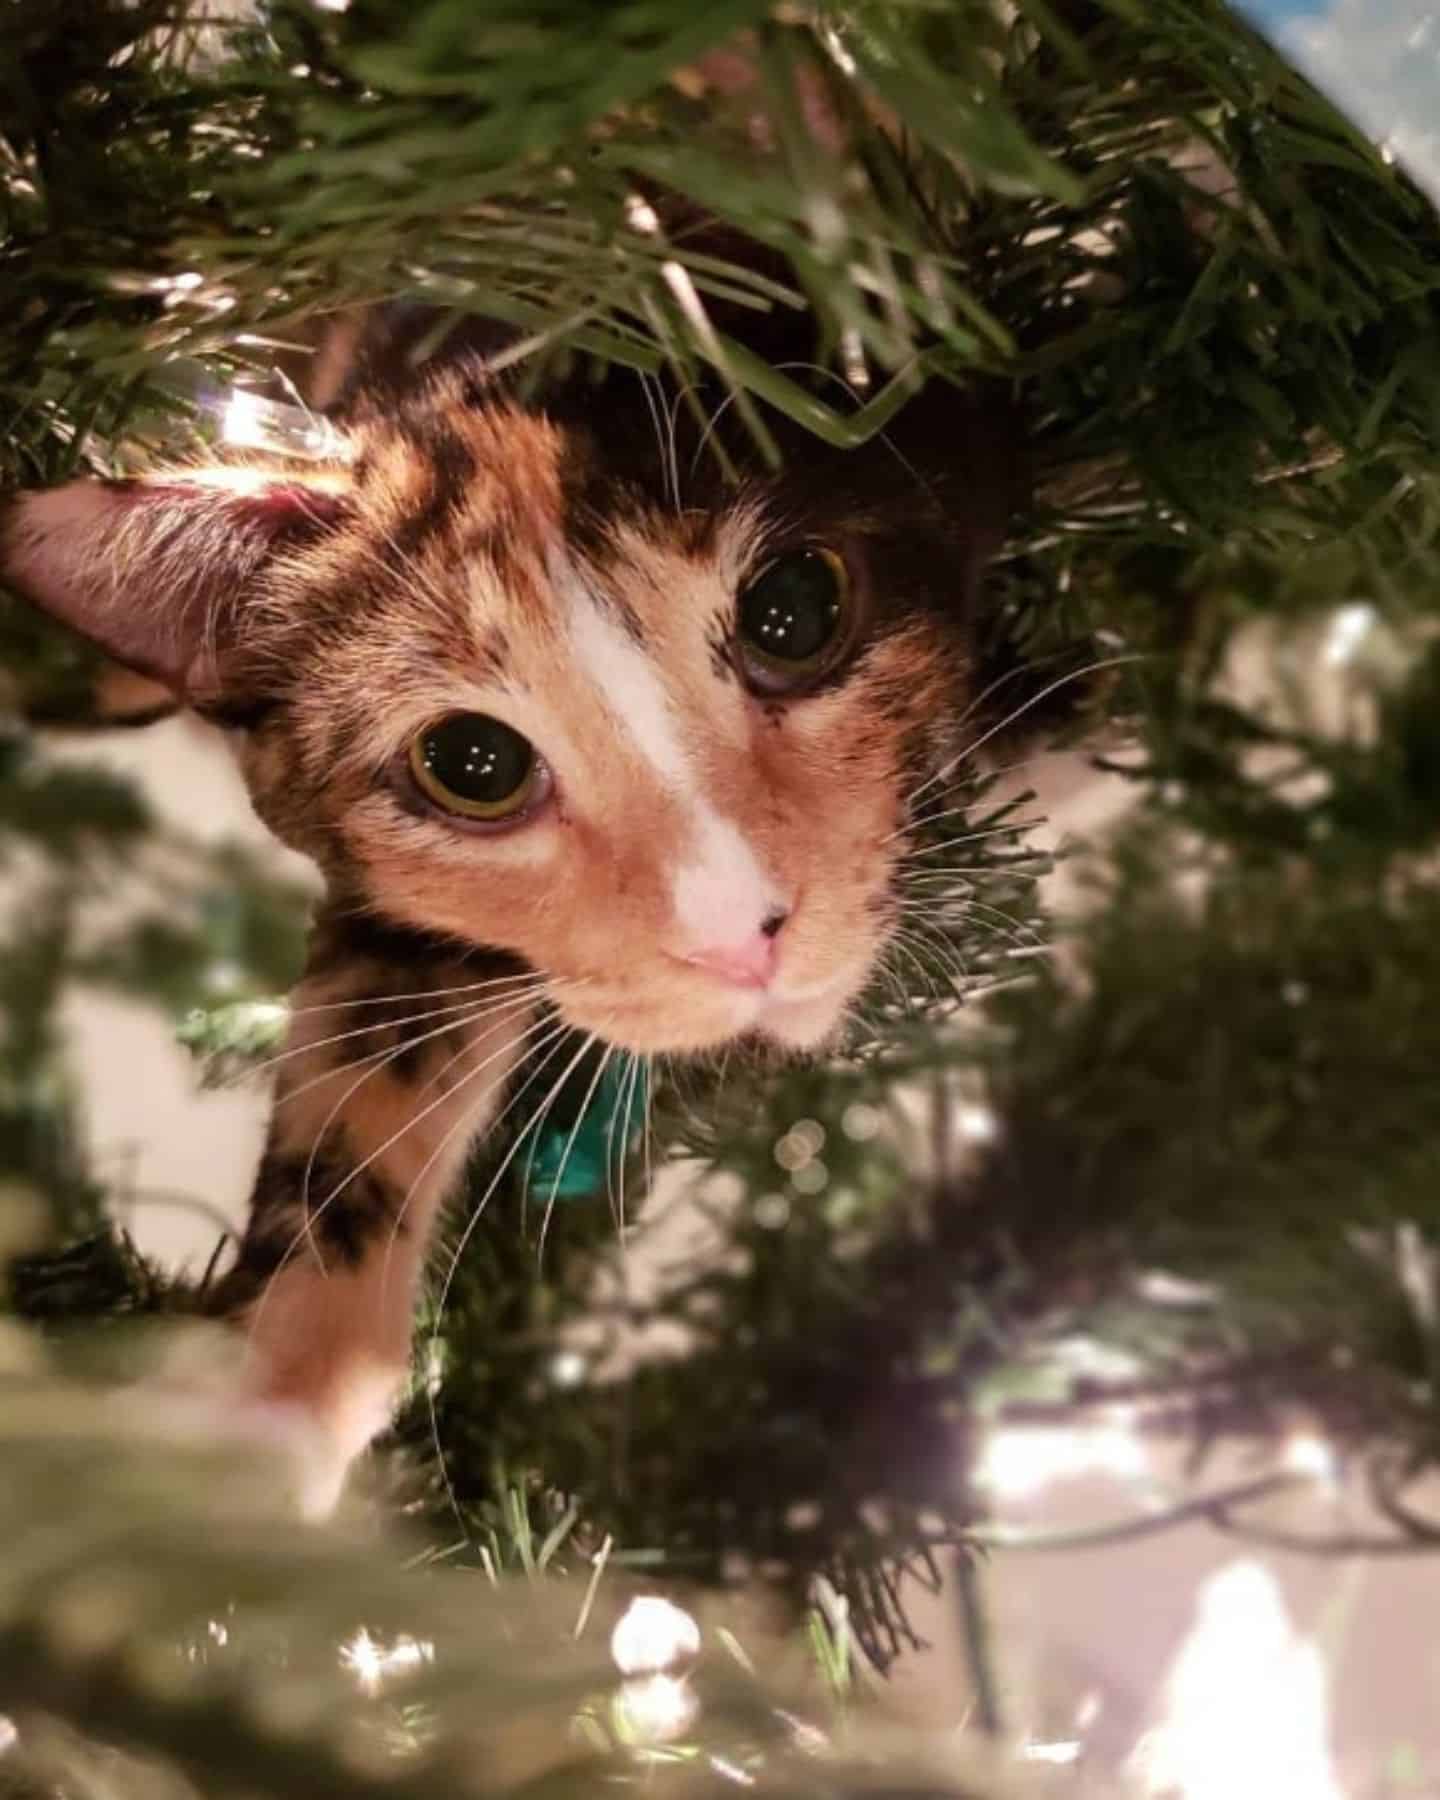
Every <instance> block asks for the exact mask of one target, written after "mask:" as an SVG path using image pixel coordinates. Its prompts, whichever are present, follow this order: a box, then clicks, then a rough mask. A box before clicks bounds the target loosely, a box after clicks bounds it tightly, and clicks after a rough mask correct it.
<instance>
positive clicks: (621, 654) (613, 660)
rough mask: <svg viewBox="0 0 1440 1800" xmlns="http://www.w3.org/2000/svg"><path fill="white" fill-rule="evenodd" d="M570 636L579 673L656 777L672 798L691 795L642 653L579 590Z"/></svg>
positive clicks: (676, 739)
mask: <svg viewBox="0 0 1440 1800" xmlns="http://www.w3.org/2000/svg"><path fill="white" fill-rule="evenodd" d="M575 586H576V587H577V588H578V587H579V583H578V582H576V583H575ZM570 635H571V638H572V641H573V642H574V645H575V653H576V656H577V657H578V658H579V661H580V665H581V667H582V668H583V669H584V670H585V671H586V673H587V674H588V675H589V676H590V679H591V680H592V681H593V682H594V683H595V685H596V687H597V688H599V690H600V692H601V694H602V695H603V697H604V700H605V704H606V706H607V707H608V708H609V710H610V712H611V713H612V715H613V716H614V717H615V718H616V719H617V720H618V721H619V722H620V723H621V724H622V725H623V726H624V727H625V730H626V731H627V732H628V733H629V735H630V737H631V738H632V740H633V741H634V744H635V747H636V749H637V750H638V751H639V752H640V754H641V755H642V756H643V757H644V758H645V760H646V762H648V763H649V764H650V766H651V768H652V769H653V770H654V771H655V773H656V775H657V776H659V778H660V780H661V781H662V782H663V783H664V784H665V786H666V787H667V788H669V789H670V790H671V791H672V792H674V793H677V794H688V793H690V792H692V791H693V789H694V785H695V774H694V770H693V769H692V767H691V764H690V758H689V756H688V755H687V754H686V750H685V746H684V744H683V743H682V742H681V741H680V734H679V732H678V731H677V730H676V727H675V716H674V713H673V711H672V710H671V706H670V701H669V699H668V697H667V696H666V693H665V689H664V687H663V686H662V685H661V682H660V679H659V677H658V676H657V675H656V673H655V671H654V669H652V668H651V666H650V661H649V658H648V657H647V656H646V655H645V653H644V651H643V650H641V649H640V648H639V647H638V645H636V644H633V643H632V642H631V641H630V639H629V638H628V637H626V635H625V633H624V632H623V631H622V630H621V628H620V627H619V626H618V625H616V624H615V623H614V621H613V620H611V619H608V618H606V617H605V615H604V613H602V612H601V610H600V608H599V607H598V606H597V605H596V603H595V602H594V601H593V600H591V599H590V597H589V595H587V594H585V593H584V592H583V590H581V591H580V593H579V594H578V595H577V596H576V602H575V604H574V605H573V606H572V607H571V611H570Z"/></svg>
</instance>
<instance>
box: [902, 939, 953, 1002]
mask: <svg viewBox="0 0 1440 1800" xmlns="http://www.w3.org/2000/svg"><path fill="white" fill-rule="evenodd" d="M890 941H891V943H892V945H893V946H894V948H895V949H896V951H897V952H898V953H899V954H900V955H901V956H903V957H905V959H906V960H907V961H908V962H909V963H910V965H911V967H912V968H913V969H914V970H915V972H916V974H917V975H918V976H919V977H920V982H921V985H922V987H923V989H924V990H925V992H926V994H927V995H928V997H929V998H931V999H940V998H943V997H944V993H943V987H942V990H941V992H939V993H937V992H936V989H937V985H940V984H939V982H938V977H937V976H936V974H935V972H934V971H933V970H931V969H928V968H927V967H926V966H925V962H924V959H923V958H922V956H920V955H919V954H918V952H917V951H916V950H915V949H912V948H911V946H912V945H918V946H919V948H920V950H922V951H929V952H930V953H931V954H934V946H933V945H931V944H927V943H926V941H925V940H924V939H923V938H921V937H918V936H916V935H915V934H914V933H912V932H909V931H907V930H905V928H904V927H903V926H899V925H897V926H896V927H895V929H894V931H893V932H892V934H891V939H890ZM957 980H968V976H966V975H965V974H964V971H963V968H962V970H961V973H960V975H959V976H956V975H954V974H952V977H951V981H952V983H953V982H955V981H957ZM913 999H914V996H912V995H910V994H908V993H907V995H906V1001H907V1002H908V1003H913Z"/></svg>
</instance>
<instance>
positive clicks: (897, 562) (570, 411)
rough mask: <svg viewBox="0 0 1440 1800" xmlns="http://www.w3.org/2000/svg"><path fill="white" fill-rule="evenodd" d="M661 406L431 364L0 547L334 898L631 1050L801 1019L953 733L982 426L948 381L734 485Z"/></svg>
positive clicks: (837, 1013)
mask: <svg viewBox="0 0 1440 1800" xmlns="http://www.w3.org/2000/svg"><path fill="white" fill-rule="evenodd" d="M617 396H618V397H617ZM653 399H654V396H653V394H651V395H648V397H647V390H646V388H645V387H644V386H643V385H642V384H641V383H640V382H639V381H638V379H637V378H635V377H628V376H627V377H623V378H622V377H619V376H615V377H612V379H611V380H610V382H609V383H608V384H607V385H606V387H605V388H604V389H601V390H596V391H595V392H594V393H592V394H590V395H589V396H588V397H586V398H583V399H580V400H576V399H575V398H574V397H573V396H572V397H571V399H569V400H567V401H564V402H557V403H556V404H555V405H553V406H551V407H549V408H547V409H522V408H521V407H520V406H518V405H517V404H515V403H514V402H513V401H512V400H510V399H508V398H506V397H505V396H504V395H503V393H501V392H500V391H499V390H498V389H496V388H494V387H491V386H489V385H487V384H486V383H485V382H484V381H483V380H481V379H479V378H478V377H477V376H476V375H475V374H474V373H473V372H471V373H467V372H466V370H465V369H463V368H460V369H454V368H452V369H450V370H449V371H447V372H445V373H443V374H441V375H440V376H438V377H436V378H433V379H431V380H429V381H428V382H426V383H425V384H423V387H422V388H421V389H419V390H417V391H416V392H415V393H413V394H412V395H410V397H409V398H408V399H406V400H404V401H403V402H397V403H395V404H394V405H390V404H388V403H387V404H386V405H384V406H372V407H371V408H370V409H369V411H368V413H367V414H362V415H361V416H359V417H357V418H356V419H355V420H354V421H353V423H352V426H351V442H350V451H351V454H350V455H349V456H348V457H345V458H340V459H337V460H336V461H335V463H334V464H333V466H331V465H327V466H324V467H319V466H310V467H308V468H306V469H304V470H302V471H299V472H297V471H296V470H295V468H294V467H293V466H287V467H286V468H284V469H276V468H274V467H236V466H231V465H226V464H220V465H216V466H213V467H196V468H191V469H187V470H185V471H181V472H178V473H169V474H162V475H157V476H154V477H151V478H147V479H143V480H138V481H126V482H101V481H92V482H77V483H73V484H71V485H69V486H67V487H63V488H59V489H55V490H51V491H49V492H47V493H43V494H36V495H30V496H26V497H22V499H21V500H19V501H18V502H16V503H15V505H14V507H13V509H12V511H11V512H10V514H9V515H8V520H7V522H6V524H5V527H4V532H3V540H0V569H3V573H4V576H5V578H6V580H7V581H8V582H9V583H10V584H11V585H12V586H14V587H15V588H16V589H17V590H18V591H20V592H21V593H22V594H24V595H26V596H27V597H29V598H31V599H32V600H34V601H36V602H38V603H39V604H40V605H42V606H44V607H46V608H48V609H49V610H50V611H52V612H53V613H55V614H57V615H58V616H59V617H61V618H62V619H64V620H65V621H67V622H68V623H69V624H71V625H72V626H74V627H76V628H77V629H79V630H81V631H82V632H84V633H86V634H87V635H88V636H89V637H91V638H92V639H94V640H95V641H97V642H98V643H99V644H101V645H102V646H103V647H104V648H105V649H106V650H107V651H109V653H110V654H111V655H113V656H114V657H115V658H117V659H118V660H119V661H121V662H123V663H125V664H127V665H129V666H130V667H132V668H136V669H139V670H141V671H143V672H145V673H147V674H149V675H152V676H154V677H156V678H158V679H159V680H161V681H163V682H164V683H165V684H167V685H168V686H169V687H170V688H171V689H172V690H173V691H174V692H176V693H177V694H178V695H179V696H180V697H181V698H182V699H184V700H185V701H186V702H188V703H189V704H190V705H192V706H194V707H196V708H197V710H199V711H200V712H201V713H203V714H205V715H207V716H209V717H211V718H212V719H214V720H216V721H217V722H219V723H220V724H222V725H224V726H226V727H227V728H228V729H229V730H230V732H231V733H232V736H233V739H234V742H235V746H236V749H237V753H238V756H239V760H240V764H241V767H242V769H243V770H244V773H245V777H246V780H247V782H248V784H249V788H250V792H251V796H252V798H253V801H254V804H255V807H256V810H257V811H258V812H259V814H260V815H261V817H262V818H263V819H265V821H266V822H267V823H268V824H269V825H270V826H271V827H272V828H273V829H274V830H275V831H276V833H277V834H278V835H279V836H280V837H281V838H283V839H284V840H285V841H286V842H288V843H290V844H292V845H293V846H295V847H296V848H298V849H301V850H303V851H305V852H307V853H308V854H309V855H311V856H312V857H314V859H315V860H316V861H317V862H318V863H319V864H320V866H321V868H322V869H323V871H324V872H325V875H326V877H327V880H328V882H329V884H330V887H331V890H332V892H333V893H334V894H335V895H336V897H337V900H338V901H340V902H341V903H343V904H346V905H350V906H354V907H358V908H362V909H365V910H368V911H370V912H372V913H373V914H375V915H376V916H378V917H380V918H382V919H385V920H389V921H395V922H400V923H403V924H405V925H409V926H415V927H421V928H423V929H425V930H426V931H428V932H431V933H436V934H440V935H442V936H444V937H447V938H453V939H456V940H459V941H460V942H462V943H465V944H470V945H485V946H490V947H494V948H498V949H503V950H505V951H508V952H511V953H513V954H514V955H515V956H516V957H518V958H520V959H522V960H523V961H524V962H525V963H526V964H528V965H530V966H531V967H533V968H534V969H535V970H537V971H539V972H541V973H542V974H544V975H546V976H547V977H549V978H550V980H551V983H552V993H553V998H554V1001H555V1003H556V1005H557V1006H558V1007H559V1009H560V1010H561V1012H562V1013H563V1014H564V1015H565V1016H566V1017H567V1018H568V1019H569V1020H570V1021H571V1023H573V1024H574V1025H576V1026H578V1027H581V1028H583V1029H586V1030H593V1031H596V1032H598V1033H599V1034H600V1035H601V1036H602V1037H603V1038H604V1039H606V1040H608V1041H611V1042H614V1043H618V1044H621V1045H624V1046H627V1047H629V1048H633V1049H637V1050H653V1049H677V1050H684V1049H692V1048H699V1047H703V1046H710V1045H715V1044H718V1043H722V1042H725V1041H727V1040H730V1039H732V1038H735V1037H737V1036H743V1035H746V1034H751V1033H755V1034H759V1035H761V1036H763V1037H766V1038H769V1039H770V1040H772V1041H775V1042H778V1043H781V1044H784V1045H791V1046H801V1047H803V1046H810V1045H814V1044H818V1043H821V1042H823V1041H824V1040H825V1039H826V1038H827V1037H828V1036H830V1035H831V1034H832V1033H833V1032H834V1031H835V1029H836V1027H837V1026H838V1025H839V1023H840V1022H841V1021H842V1019H843V1017H844V1015H845V1011H846V1008H847V1006H848V1004H849V1003H850V1002H851V1001H852V1000H853V999H854V997H855V996H856V994H857V993H858V992H859V990H860V989H861V988H862V987H863V986H864V984H865V983H866V981H867V979H868V978H869V976H870V974H871V972H872V970H873V968H874V965H875V962H876V959H877V956H878V955H879V953H880V950H881V948H882V946H883V944H884V942H885V940H886V937H887V934H888V932H889V931H890V929H891V926H892V924H893V918H894V909H895V897H894V882H895V874H896V868H897V863H898V860H899V858H900V856H901V855H902V853H903V851H904V848H905V841H906V828H907V817H908V814H907V808H908V802H909V798H910V796H911V794H912V793H913V792H914V790H915V789H916V788H917V787H918V786H919V785H920V784H921V783H922V782H924V781H925V780H926V779H927V777H928V776H929V775H931V774H932V773H933V772H934V771H935V770H936V769H937V767H938V766H939V765H940V763H941V762H942V761H943V760H944V759H945V758H946V757H949V756H951V755H953V753H954V751H955V750H956V748H957V747H958V739H957V730H959V731H963V729H964V727H962V726H960V724H959V721H960V720H961V718H962V716H963V713H964V709H965V706H966V703H967V701H968V699H969V698H970V697H971V696H972V671H971V668H970V659H969V655H968V652H967V640H968V631H969V623H970V611H971V605H972V600H973V594H974V589H975V585H976V579H977V574H978V571H979V568H980V566H981V564H982V562H983V560H984V558H985V556H986V555H988V554H989V553H990V552H991V551H992V550H993V549H994V548H995V547H996V545H997V544H998V542H999V539H1000V536H1001V534H1002V532H1003V527H1004V521H1005V514H1006V510H1007V506H1008V503H1009V501H1010V499H1011V497H1012V494H1013V477H1014V460H1013V456H1012V454H1011V450H1010V447H1009V441H1008V432H1007V433H1005V434H1003V435H1004V438H1005V441H1004V442H1003V443H1002V442H1001V434H998V433H997V434H996V435H995V437H994V439H993V441H992V436H991V434H990V432H989V431H988V429H987V425H986V420H985V417H984V415H983V414H982V413H981V412H979V411H978V410H977V409H976V408H975V407H974V406H973V405H971V404H968V403H967V402H965V401H964V400H963V399H962V398H961V397H960V396H959V395H955V394H949V395H946V396H941V397H940V401H939V402H938V403H937V402H932V404H931V408H930V410H931V414H932V415H933V416H935V417H938V418H940V419H941V420H942V424H941V426H940V429H939V431H938V432H937V430H936V428H935V425H934V423H933V422H931V423H928V424H927V427H926V432H925V439H924V443H923V446H922V447H921V448H918V449H917V447H916V444H915V441H914V434H913V433H912V434H910V436H909V437H908V438H907V437H903V436H902V437H901V438H899V439H892V440H891V441H889V442H876V443H875V444H873V445H872V446H870V447H868V448H866V449H864V450H861V451H853V452H848V453H840V452H829V451H825V450H823V449H821V448H819V447H818V446H816V445H815V444H814V443H813V442H808V441H807V443H806V444H805V445H804V446H796V447H792V453H791V455H790V457H789V460H788V462H787V464H786V468H785V470H784V472H783V473H782V474H780V475H779V476H765V475H753V476H751V477H749V478H742V479H741V480H740V481H739V482H738V483H737V482H735V481H733V480H732V481H729V482H725V481H721V480H719V479H718V478H717V477H716V473H715V467H714V465H713V463H712V462H711V459H710V458H709V456H708V455H706V454H703V453H702V454H699V455H698V457H697V456H696V454H695V451H694V448H693V447H692V446H691V445H688V444H686V443H685V442H684V439H683V430H682V432H681V435H680V437H679V438H676V437H673V436H672V434H671V427H670V424H669V421H668V419H667V417H666V408H665V406H664V405H663V404H659V405H656V406H655V408H654V413H653V418H652V413H651V411H650V410H648V408H649V403H650V401H651V400H653ZM739 441H740V440H739V439H738V438H736V439H732V443H738V442H739ZM972 728H973V727H972Z"/></svg>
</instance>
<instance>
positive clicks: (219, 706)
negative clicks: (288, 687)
mask: <svg viewBox="0 0 1440 1800" xmlns="http://www.w3.org/2000/svg"><path fill="white" fill-rule="evenodd" d="M279 705H280V702H279V701H278V700H277V699H276V698H275V697H274V696H273V695H263V696H258V697H256V698H254V699H248V700H247V699H242V698H241V697H239V696H238V695H237V696H236V697H235V698H233V699H225V700H207V701H205V702H203V703H202V704H201V705H199V706H196V707H194V708H193V709H192V710H193V711H194V712H195V713H196V714H197V715H198V716H199V717H200V718H202V719H204V721H205V723H206V724H207V725H218V726H219V727H220V729H221V730H222V731H256V730H258V729H259V727H260V726H261V725H263V724H264V723H265V721H266V720H267V719H269V718H270V717H271V716H272V715H273V714H274V713H275V711H276V710H277V708H278V707H279Z"/></svg>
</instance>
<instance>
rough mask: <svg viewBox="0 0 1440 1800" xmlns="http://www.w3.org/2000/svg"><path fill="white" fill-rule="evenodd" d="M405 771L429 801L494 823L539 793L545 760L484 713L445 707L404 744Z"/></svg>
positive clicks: (510, 816) (525, 805)
mask: <svg viewBox="0 0 1440 1800" xmlns="http://www.w3.org/2000/svg"><path fill="white" fill-rule="evenodd" d="M410 774H411V776H412V778H413V779H414V782H415V785H416V787H418V788H419V790H420V792H421V793H422V794H423V795H424V796H425V798H426V799H427V800H429V801H430V802H431V804H432V805H434V806H437V807H439V808H440V810H441V811H442V812H447V813H453V814H454V815H455V816H456V817H457V818H461V819H473V820H477V821H479V822H481V823H493V824H498V823H500V822H501V821H503V820H507V819H515V818H517V817H518V816H519V815H520V814H522V813H524V812H527V811H530V810H533V808H534V807H535V806H536V805H538V804H539V802H540V800H542V799H543V798H544V790H545V781H546V772H545V765H544V763H543V762H541V760H540V758H539V756H538V755H537V754H536V752H535V746H534V745H533V744H532V743H531V742H530V740H529V739H528V738H525V737H522V736H521V735H520V733H519V732H518V731H514V730H512V729H511V727H510V726H508V725H504V724H502V723H501V721H500V720H499V719H492V718H490V717H489V715H488V714H486V713H451V714H450V716H449V717H448V718H445V719H441V720H439V721H438V723H436V724H434V725H427V726H426V727H425V729H424V730H423V731H421V732H419V733H418V734H417V735H416V736H415V738H414V739H413V740H412V742H411V745H410Z"/></svg>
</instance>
